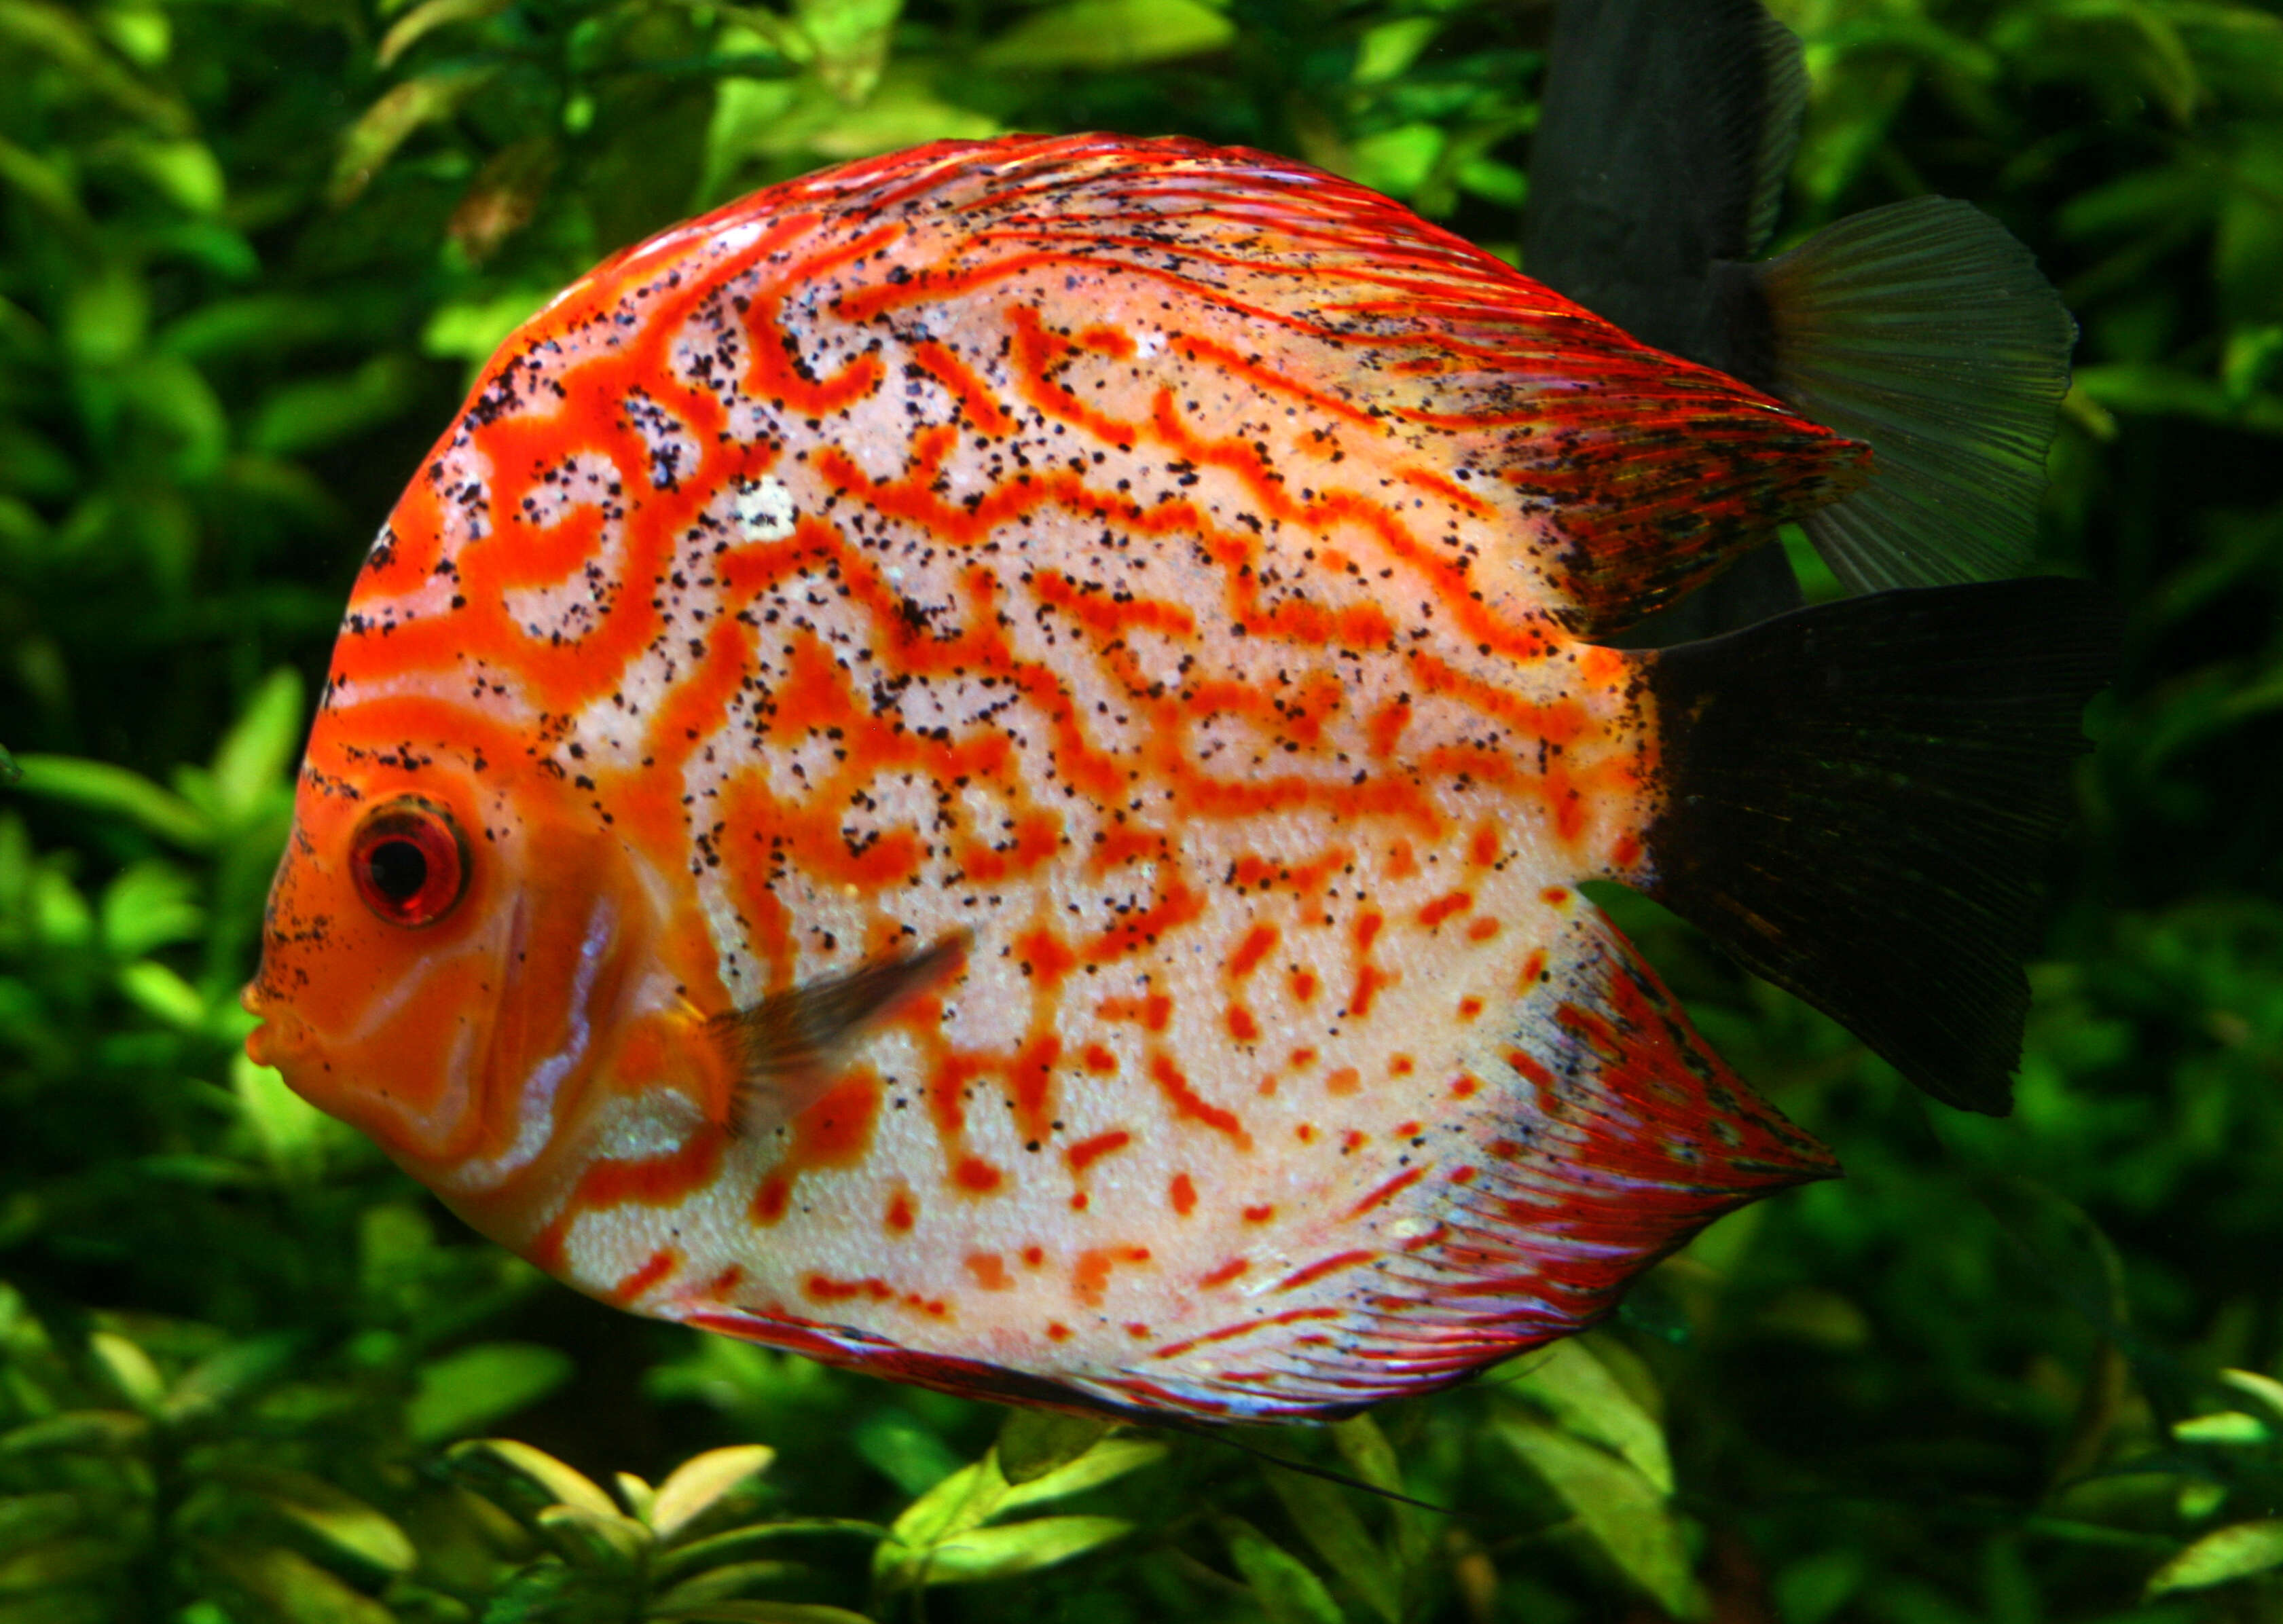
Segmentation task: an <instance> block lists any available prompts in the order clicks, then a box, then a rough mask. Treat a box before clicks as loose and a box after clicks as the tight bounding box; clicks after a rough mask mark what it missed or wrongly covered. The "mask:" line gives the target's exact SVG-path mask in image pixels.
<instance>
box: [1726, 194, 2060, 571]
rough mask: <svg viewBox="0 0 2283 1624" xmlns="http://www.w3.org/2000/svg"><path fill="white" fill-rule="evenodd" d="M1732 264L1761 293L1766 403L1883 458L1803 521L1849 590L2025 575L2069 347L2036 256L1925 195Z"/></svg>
mask: <svg viewBox="0 0 2283 1624" xmlns="http://www.w3.org/2000/svg"><path fill="white" fill-rule="evenodd" d="M1729 270H1730V272H1731V273H1732V274H1739V273H1740V274H1742V275H1747V276H1750V277H1751V278H1752V279H1753V280H1754V281H1756V282H1757V284H1758V285H1759V287H1760V289H1761V290H1762V291H1763V292H1764V294H1765V299H1766V307H1767V321H1768V325H1769V330H1770V338H1771V341H1772V345H1773V360H1774V370H1773V377H1772V378H1771V380H1770V382H1769V384H1768V387H1769V389H1770V390H1771V392H1773V393H1774V394H1776V395H1777V396H1779V397H1780V398H1781V399H1782V400H1785V401H1787V402H1788V403H1789V404H1790V405H1792V406H1794V407H1796V408H1798V410H1799V411H1800V412H1801V413H1802V414H1803V415H1804V416H1807V417H1809V418H1812V420H1813V421H1815V422H1817V423H1821V424H1823V425H1824V426H1825V427H1827V428H1829V429H1833V430H1835V431H1838V432H1839V433H1841V434H1843V435H1845V436H1846V437H1847V438H1849V439H1858V440H1862V441H1864V442H1866V444H1868V445H1869V446H1870V447H1871V448H1872V451H1873V453H1874V457H1875V462H1874V473H1873V477H1872V480H1871V483H1870V484H1869V485H1867V486H1865V487H1864V488H1863V489H1861V490H1859V491H1858V492H1856V493H1854V494H1853V495H1851V496H1850V497H1847V498H1846V499H1845V500H1843V501H1839V502H1836V503H1835V504H1833V505H1832V506H1830V507H1828V508H1826V509H1822V510H1821V511H1819V512H1818V513H1815V514H1812V515H1810V516H1809V517H1807V518H1806V519H1804V520H1803V521H1802V524H1803V527H1804V529H1805V530H1806V532H1807V533H1808V535H1809V537H1810V538H1811V539H1812V540H1813V541H1814V543H1815V546H1816V550H1817V551H1819V553H1821V554H1822V555H1823V557H1824V559H1825V560H1826V561H1827V563H1829V564H1830V565H1831V568H1832V570H1833V571H1834V572H1835V574H1837V576H1838V577H1839V579H1841V580H1842V581H1843V582H1844V583H1845V584H1846V585H1847V587H1849V588H1850V590H1851V591H1855V592H1874V591H1879V590H1882V589H1884V588H1887V587H1918V586H1931V585H1936V584H1939V583H1942V582H1945V581H1962V580H1972V579H1987V578H1991V577H1994V576H1998V575H2002V574H2005V573H2006V572H2007V571H2012V570H2014V569H2017V568H2019V567H2020V566H2021V564H2022V563H2023V562H2024V561H2025V560H2026V559H2027V558H2028V556H2029V554H2030V540H2031V536H2032V532H2033V528H2034V524H2035V517H2036V509H2037V502H2038V494H2039V493H2040V492H2041V491H2042V490H2043V489H2044V486H2045V449H2046V447H2048V446H2050V445H2051V444H2052V443H2053V431H2054V426H2055V423H2056V422H2057V421H2058V414H2059V410H2060V407H2061V396H2062V394H2063V393H2064V392H2067V390H2068V388H2069V349H2070V346H2072V345H2073V344H2074V343H2075V341H2076V336H2077V324H2076V323H2075V322H2072V321H2071V320H2070V319H2069V312H2068V311H2066V310H2064V309H2063V308H2062V307H2061V299H2060V297H2059V296H2058V295H2057V294H2055V293H2054V291H2053V287H2052V285H2051V284H2049V283H2047V282H2046V281H2045V277H2044V276H2041V275H2040V274H2039V273H2038V267H2037V262H2036V260H2033V259H2032V258H2031V257H2030V252H2029V250H2028V249H2026V248H2024V247H2022V245H2021V244H2020V243H2018V242H2016V241H2014V238H2013V237H2011V236H2010V235H2008V234H2007V232H2006V229H2005V228H2004V227H2002V226H2000V225H1999V223H1998V222H1997V221H1994V220H1991V218H1990V217H1989V216H1988V215H1986V214H1983V213H1981V212H1980V211H1979V210H1978V209H1975V208H1974V207H1973V206H1970V205H1968V204H1964V203H1960V202H1957V201H1955V200H1953V199H1951V198H1913V199H1912V200H1911V201H1909V202H1907V203H1897V204H1893V205H1890V206H1888V207H1885V208H1878V209H1872V210H1869V211H1867V212H1866V213H1864V214H1854V215H1851V216H1849V217H1848V218H1847V219H1845V220H1843V221H1839V222H1838V223H1837V224H1835V225H1832V226H1829V227H1827V228H1826V229H1823V230H1822V231H1819V232H1818V233H1817V234H1816V235H1815V236H1814V237H1811V238H1809V239H1808V240H1807V241H1806V242H1804V243H1803V244H1801V245H1799V246H1798V247H1797V248H1795V249H1793V250H1792V251H1791V252H1790V253H1786V254H1782V255H1780V256H1779V257H1778V258H1776V259H1774V260H1770V261H1768V262H1767V263H1766V264H1765V265H1759V266H1749V267H1731V268H1729Z"/></svg>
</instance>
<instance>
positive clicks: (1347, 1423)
mask: <svg viewBox="0 0 2283 1624" xmlns="http://www.w3.org/2000/svg"><path fill="white" fill-rule="evenodd" d="M1331 1432H1332V1441H1333V1442H1334V1443H1336V1444H1337V1445H1338V1446H1339V1451H1340V1457H1341V1458H1342V1459H1344V1460H1345V1461H1346V1462H1347V1464H1348V1466H1349V1468H1350V1469H1351V1470H1352V1471H1353V1472H1355V1474H1356V1475H1357V1476H1358V1477H1360V1478H1361V1479H1362V1480H1364V1481H1365V1482H1367V1483H1368V1484H1370V1485H1371V1486H1372V1487H1373V1488H1382V1489H1385V1490H1386V1491H1387V1492H1388V1493H1389V1494H1391V1495H1404V1496H1408V1495H1409V1494H1410V1493H1411V1490H1410V1488H1409V1487H1408V1485H1406V1483H1405V1482H1404V1480H1403V1467H1402V1465H1401V1463H1400V1462H1399V1461H1398V1460H1397V1459H1396V1456H1395V1446H1394V1445H1393V1444H1391V1443H1390V1442H1388V1441H1387V1434H1385V1433H1383V1432H1382V1431H1381V1430H1380V1427H1379V1423H1378V1422H1376V1421H1375V1420H1373V1419H1372V1418H1371V1417H1369V1416H1367V1415H1360V1416H1352V1417H1351V1418H1348V1419H1347V1420H1344V1421H1335V1422H1333V1423H1332V1428H1331ZM1387 1509H1388V1513H1389V1515H1390V1516H1391V1517H1392V1518H1393V1519H1395V1550H1396V1554H1397V1556H1398V1558H1399V1559H1400V1561H1401V1564H1402V1566H1403V1567H1404V1568H1405V1569H1406V1570H1410V1569H1414V1568H1416V1567H1418V1566H1420V1565H1421V1564H1422V1563H1424V1562H1425V1561H1426V1560H1427V1558H1428V1556H1429V1554H1430V1550H1431V1547H1432V1542H1433V1539H1434V1528H1433V1513H1432V1512H1430V1511H1423V1510H1422V1509H1421V1508H1420V1507H1418V1506H1415V1505H1406V1504H1404V1503H1403V1502H1402V1501H1397V1502H1394V1503H1393V1504H1391V1505H1389V1507H1388V1508H1387Z"/></svg>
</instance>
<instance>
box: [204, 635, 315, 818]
mask: <svg viewBox="0 0 2283 1624" xmlns="http://www.w3.org/2000/svg"><path fill="white" fill-rule="evenodd" d="M300 742H301V673H300V672H298V671H295V670H294V669H293V668H292V666H291V665H281V666H279V667H278V668H277V670H276V671H273V672H270V673H269V675H268V676H267V677H265V678H263V679H262V680H261V686H260V687H259V688H255V689H254V690H253V696H252V697H251V698H250V699H248V700H247V701H246V702H245V710H244V711H241V712H239V714H238V720H237V721H236V722H235V723H234V724H232V725H231V727H230V731H229V732H228V733H227V734H223V735H222V746H221V748H220V749H218V750H215V751H214V765H213V769H212V772H213V780H214V796H215V799H216V800H217V802H218V803H219V804H220V805H221V808H222V812H223V814H224V815H225V816H226V817H228V818H229V819H230V820H232V821H233V822H238V823H243V822H244V821H245V820H246V819H248V818H250V817H252V816H253V815H254V814H255V813H257V812H261V810H262V807H263V803H264V802H265V801H269V800H274V799H277V798H280V797H283V796H286V795H288V794H289V793H290V792H291V789H292V779H291V777H290V776H289V774H291V773H292V770H293V760H294V758H295V757H296V756H297V755H298V754H299V753H300V751H299V748H298V747H299V746H300Z"/></svg>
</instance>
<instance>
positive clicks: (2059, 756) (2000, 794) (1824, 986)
mask: <svg viewBox="0 0 2283 1624" xmlns="http://www.w3.org/2000/svg"><path fill="white" fill-rule="evenodd" d="M2114 642H2115V627H2114V624H2113V618H2112V616H2111V614H2110V612H2109V611H2108V609H2107V608H2106V607H2105V606H2104V604H2103V602H2102V600H2101V597H2100V594H2099V593H2098V592H2097V591H2096V590H2095V589H2094V588H2093V587H2090V586H2088V585H2086V584H2085V583H2084V582H2082V581H2071V580H2062V579H2053V578H2045V579H2027V580H2014V581H1992V582H1975V583H1971V584H1968V585H1965V586H1957V587H1926V588H1921V589H1919V590H1916V591H1898V592H1884V593H1879V594H1874V595H1873V596H1869V597H1863V598H1855V599H1850V600H1846V601H1843V602H1836V603H1826V604H1822V605H1819V606H1818V607H1816V608H1813V609H1804V610H1796V611H1794V612H1793V613H1791V614H1788V615H1781V616H1779V617H1777V618H1775V619H1773V620H1769V621H1765V622H1764V623H1762V624H1760V625H1758V626H1749V627H1746V628H1745V629H1744V630H1742V631H1741V632H1733V633H1729V634H1728V635H1726V636H1725V637H1717V638H1710V639H1708V640H1705V641H1701V642H1694V643H1687V644H1683V645H1681V646H1680V647H1678V648H1673V649H1665V650H1664V651H1662V652H1661V653H1659V654H1657V655H1656V656H1654V657H1653V664H1651V667H1650V678H1649V680H1650V684H1651V687H1652V689H1653V691H1654V693H1655V695H1656V706H1657V716H1658V719H1659V727H1660V729H1661V735H1660V736H1661V739H1662V743H1663V755H1664V760H1663V773H1664V796H1665V800H1664V809H1663V811H1662V812H1661V813H1660V814H1659V816H1658V818H1657V820H1656V823H1655V824H1654V826H1653V827H1652V829H1651V831H1650V836H1649V842H1648V849H1649V860H1650V864H1651V866H1652V868H1653V870H1654V878H1653V879H1652V881H1651V882H1649V883H1648V884H1647V885H1645V886H1644V889H1645V890H1648V893H1649V895H1651V896H1653V897H1657V898H1658V899H1659V900H1660V901H1663V902H1664V903H1665V904H1666V905H1668V906H1670V907H1671V909H1672V910H1673V911H1674V912H1675V913H1679V914H1680V915H1681V916H1682V917H1683V918H1685V919H1687V920H1688V921H1691V922H1692V923H1695V925H1697V926H1699V927H1700V928H1701V929H1703V930H1704V931H1705V932H1706V934H1708V935H1709V936H1711V937H1712V939H1713V940H1714V941H1716V942H1718V944H1720V945H1721V946H1722V947H1723V948H1725V949H1726V950H1727V952H1729V953H1730V954H1731V955H1732V956H1734V958H1736V959H1737V960H1741V962H1742V963H1743V964H1744V965H1745V967H1747V968H1749V969H1751V970H1754V971H1756V972H1757V973H1758V974H1759V975H1763V976H1765V977H1766V978H1767V979H1768V980H1770V981H1772V982H1774V983H1776V984H1777V985H1779V986H1781V987H1786V988H1788V989H1789V990H1790V991H1793V992H1796V993H1797V994H1798V995H1799V996H1800V997H1802V998H1805V999H1806V1000H1807V1001H1808V1002H1809V1003H1811V1004H1813V1005H1815V1006H1817V1007H1818V1008H1819V1009H1821V1010H1823V1011H1824V1012H1825V1013H1826V1014H1829V1015H1831V1016H1832V1017H1834V1018H1835V1020H1837V1021H1839V1022H1841V1023H1842V1024H1843V1025H1844V1026H1846V1027H1847V1028H1848V1029H1849V1030H1851V1031H1852V1032H1854V1033H1855V1035H1856V1036H1857V1037H1860V1038H1862V1039H1863V1041H1864V1042H1866V1044H1868V1045H1870V1046H1871V1047H1872V1048H1873V1049H1874V1050H1876V1051H1877V1052H1878V1053H1881V1054H1882V1055H1884V1056H1885V1057H1886V1058H1887V1059H1888V1060H1889V1061H1892V1062H1893V1063H1894V1065H1895V1066H1896V1067H1897V1068H1898V1069H1899V1070H1900V1071H1901V1072H1902V1073H1903V1075H1904V1076H1907V1077H1908V1078H1910V1079H1911V1080H1912V1081H1913V1083H1916V1084H1918V1085H1919V1086H1920V1087H1921V1088H1923V1089H1925V1090H1926V1091H1927V1092H1928V1093H1931V1094H1933V1095H1934V1096H1935V1097H1936V1098H1937V1099H1940V1100H1947V1101H1949V1102H1950V1103H1951V1104H1952V1105H1958V1106H1963V1107H1967V1108H1968V1109H1970V1110H1976V1111H1988V1112H1991V1113H1992V1114H1995V1115H2003V1114H2004V1112H2005V1111H2006V1109H2007V1108H2008V1105H2009V1100H2008V1084H2007V1077H2008V1075H2009V1074H2010V1073H2011V1072H2012V1070H2013V1068H2014V1064H2015V1061H2016V1058H2017V1057H2018V1055H2019V1054H2020V1053H2021V1044H2022V1018H2023V1016H2024V1014H2026V1013H2027V1011H2028V1008H2029V1003H2030V988H2029V982H2028V978H2027V977H2026V976H2025V975H2023V973H2022V960H2024V958H2025V957H2026V956H2027V954H2028V953H2029V952H2030V949H2031V948H2032V947H2033V946H2034V945H2035V942H2036V932H2037V928H2038V907H2037V896H2036V888H2037V881H2038V875H2039V873H2040V871H2041V870H2042V869H2043V868H2044V866H2045V859H2046V858H2047V856H2048V855H2049V853H2050V851H2051V849H2052V846H2053V838H2054V836H2055V835H2058V834H2059V833H2060V830H2061V825H2062V822H2063V820H2064V819H2065V818H2066V816H2067V814H2068V811H2069V800H2070V792H2069V777H2070V775H2069V772H2068V765H2069V760H2070V758H2073V757H2075V756H2076V755H2077V754H2078V753H2079V752H2081V751H2082V750H2084V749H2085V748H2086V747H2085V742H2084V739H2083V737H2082V736H2080V734H2078V731H2077V714H2078V711H2080V710H2081V709H2082V708H2083V706H2084V702H2085V701H2086V700H2087V699H2088V698H2090V697H2091V696H2092V695H2093V694H2094V693H2095V692H2096V691H2097V690H2098V689H2099V688H2100V687H2101V685H2102V684H2103V683H2104V682H2106V681H2107V680H2108V666H2109V663H2110V658H2111V650H2112V648H2113V645H2114Z"/></svg>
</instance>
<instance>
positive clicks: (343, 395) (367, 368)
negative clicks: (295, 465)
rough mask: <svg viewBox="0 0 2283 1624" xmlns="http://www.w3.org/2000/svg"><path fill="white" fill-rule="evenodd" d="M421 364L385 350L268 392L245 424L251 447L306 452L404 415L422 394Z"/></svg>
mask: <svg viewBox="0 0 2283 1624" xmlns="http://www.w3.org/2000/svg"><path fill="white" fill-rule="evenodd" d="M419 389H420V373H419V368H418V367H417V365H416V364H415V363H414V361H412V360H411V359H410V357H409V356H404V355H393V354H382V355H375V356H374V357H372V359H371V360H370V361H366V362H365V363H364V364H363V365H362V366H360V367H358V368H357V369H355V371H353V372H345V373H335V374H334V375H332V376H331V377H305V378H300V379H297V380H296V381H294V382H292V383H290V384H285V385H280V386H279V387H278V388H277V389H275V390H273V391H271V392H269V394H268V395H267V396H265V397H263V399H262V401H261V405H260V406H258V407H256V408H254V411H253V417H252V418H251V419H250V420H249V421H248V423H246V426H245V446H246V448H247V449H248V450H250V451H253V452H255V453H257V454H259V455H264V456H281V457H284V456H306V455H308V454H309V453H310V452H312V451H318V450H322V449H323V448H324V447H327V446H331V445H334V444H337V443H338V442H339V441H341V440H344V439H349V438H351V437H352V436H355V435H358V434H362V433H365V432H367V431H370V430H372V429H374V428H377V427H378V426H379V425H380V424H382V423H387V422H390V421H391V420H393V419H394V418H396V417H398V416H401V415H402V414H403V412H404V410H405V408H407V407H409V405H411V403H412V402H413V400H415V399H416V398H417V395H418V393H419Z"/></svg>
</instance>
